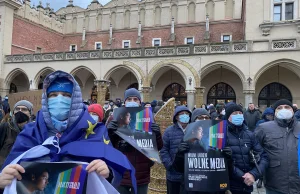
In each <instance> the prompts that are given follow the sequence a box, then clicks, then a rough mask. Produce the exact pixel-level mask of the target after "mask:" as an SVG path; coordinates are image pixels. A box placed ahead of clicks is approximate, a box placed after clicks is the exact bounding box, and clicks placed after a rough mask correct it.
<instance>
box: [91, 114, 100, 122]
mask: <svg viewBox="0 0 300 194" xmlns="http://www.w3.org/2000/svg"><path fill="white" fill-rule="evenodd" d="M91 117H92V118H93V119H94V120H95V121H96V122H97V123H98V120H99V116H98V115H91Z"/></svg>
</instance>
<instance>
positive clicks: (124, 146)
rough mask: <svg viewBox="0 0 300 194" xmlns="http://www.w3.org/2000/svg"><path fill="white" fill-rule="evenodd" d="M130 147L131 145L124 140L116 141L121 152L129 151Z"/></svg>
mask: <svg viewBox="0 0 300 194" xmlns="http://www.w3.org/2000/svg"><path fill="white" fill-rule="evenodd" d="M131 149H132V146H131V145H130V144H129V143H127V142H126V141H125V140H121V141H119V142H118V150H120V151H121V152H129V151H130V150H131Z"/></svg>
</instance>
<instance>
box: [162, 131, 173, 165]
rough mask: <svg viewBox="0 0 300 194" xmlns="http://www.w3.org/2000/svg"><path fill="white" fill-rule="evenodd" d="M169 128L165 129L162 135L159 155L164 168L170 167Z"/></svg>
mask: <svg viewBox="0 0 300 194" xmlns="http://www.w3.org/2000/svg"><path fill="white" fill-rule="evenodd" d="M168 129H169V128H167V129H166V131H165V133H164V135H163V138H162V139H163V147H162V149H161V150H160V157H161V160H162V163H163V164H164V166H165V168H166V169H167V170H169V169H170V168H171V167H172V163H173V161H172V158H171V155H170V152H169V151H170V138H169V130H168Z"/></svg>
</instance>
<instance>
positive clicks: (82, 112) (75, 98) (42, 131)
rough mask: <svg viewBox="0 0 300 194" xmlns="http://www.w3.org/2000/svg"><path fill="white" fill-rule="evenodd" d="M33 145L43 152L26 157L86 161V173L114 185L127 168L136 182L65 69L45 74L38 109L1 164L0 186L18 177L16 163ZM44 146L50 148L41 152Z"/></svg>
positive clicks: (131, 169)
mask: <svg viewBox="0 0 300 194" xmlns="http://www.w3.org/2000/svg"><path fill="white" fill-rule="evenodd" d="M46 142H47V144H46ZM49 142H50V143H49ZM41 145H42V146H41ZM36 147H38V148H41V147H42V148H41V149H38V150H37V151H36V152H43V153H36V152H35V153H31V155H32V157H31V158H28V157H27V158H26V160H31V161H47V162H49V161H50V162H60V161H80V162H88V163H89V165H88V166H87V168H86V170H87V171H88V172H89V173H91V172H94V171H95V172H97V174H98V175H100V176H102V177H104V178H106V179H108V181H111V182H112V184H113V185H116V186H117V185H118V183H119V182H120V180H121V178H122V177H121V175H122V174H123V173H124V172H125V171H127V170H129V171H130V172H131V178H132V182H133V183H132V184H133V185H136V182H135V176H134V173H135V170H134V168H133V167H132V165H131V163H130V162H129V161H128V159H127V158H126V156H125V155H123V154H122V153H121V152H119V151H118V150H116V149H114V148H113V147H112V146H111V143H110V139H109V137H108V133H107V129H106V127H105V126H104V124H103V123H97V122H95V120H94V119H93V118H92V117H91V116H90V114H89V112H88V110H87V108H86V106H85V105H84V104H83V103H82V96H81V90H80V87H79V85H78V83H77V82H76V80H75V79H74V77H73V76H72V75H70V74H68V73H65V72H62V71H56V72H54V73H51V74H50V75H48V77H47V78H45V80H44V85H43V95H42V109H41V110H40V111H39V112H38V113H37V119H36V122H32V123H29V124H27V125H25V127H24V129H23V131H22V132H21V133H20V134H19V136H18V137H17V139H16V142H15V144H14V146H13V148H12V151H11V152H10V154H9V155H8V157H7V159H6V161H5V162H4V165H3V167H2V168H4V169H3V170H2V172H1V175H0V187H2V188H3V187H5V186H7V185H10V183H11V182H12V180H13V179H14V178H17V179H21V174H22V173H24V169H23V168H22V167H21V166H20V165H18V163H20V162H21V161H22V160H24V158H25V157H24V153H25V152H26V153H28V152H30V151H32V149H34V148H36ZM44 147H46V148H47V150H50V151H49V152H48V153H44V152H45V148H44ZM42 150H44V151H42ZM33 155H34V156H33ZM38 156H40V157H38ZM22 157H23V159H22ZM112 179H113V180H112Z"/></svg>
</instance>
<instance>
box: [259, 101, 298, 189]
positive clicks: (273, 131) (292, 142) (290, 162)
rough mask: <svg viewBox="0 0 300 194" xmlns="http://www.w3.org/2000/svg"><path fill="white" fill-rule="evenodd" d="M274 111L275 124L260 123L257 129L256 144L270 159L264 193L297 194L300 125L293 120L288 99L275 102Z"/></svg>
mask: <svg viewBox="0 0 300 194" xmlns="http://www.w3.org/2000/svg"><path fill="white" fill-rule="evenodd" d="M273 109H274V111H275V118H274V121H269V122H266V123H262V124H260V125H259V126H258V127H257V129H256V136H257V138H258V140H259V143H260V144H261V145H263V147H264V149H265V151H266V152H267V153H268V154H269V156H270V166H269V167H268V169H267V171H266V173H265V178H264V179H265V180H264V181H265V186H266V190H267V193H274V192H275V193H286V194H294V193H299V191H300V177H299V173H298V172H299V167H298V165H299V164H298V160H299V158H298V154H299V152H298V149H299V147H298V146H299V143H298V142H299V134H300V123H299V122H298V121H297V120H296V119H295V117H294V109H293V104H292V102H290V101H289V100H286V99H281V100H278V101H277V102H275V103H274V104H273Z"/></svg>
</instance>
